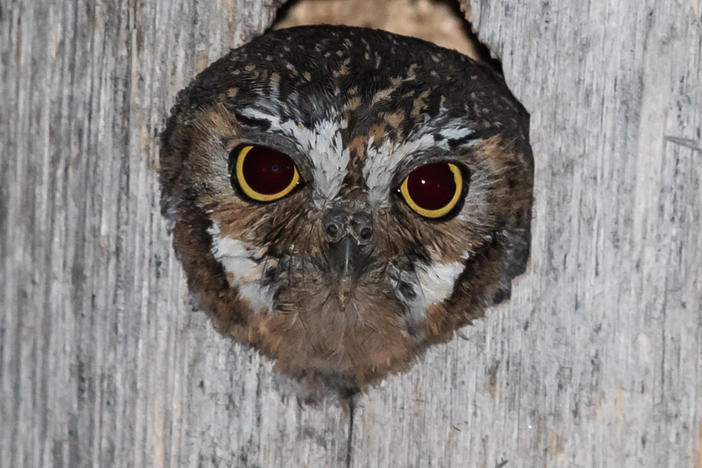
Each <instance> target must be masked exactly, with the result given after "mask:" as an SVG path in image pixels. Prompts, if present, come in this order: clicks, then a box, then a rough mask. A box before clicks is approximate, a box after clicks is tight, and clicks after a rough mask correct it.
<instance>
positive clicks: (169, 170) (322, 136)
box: [160, 26, 533, 398]
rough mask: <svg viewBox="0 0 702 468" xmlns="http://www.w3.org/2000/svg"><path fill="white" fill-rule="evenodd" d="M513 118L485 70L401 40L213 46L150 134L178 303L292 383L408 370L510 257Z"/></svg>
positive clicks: (526, 208) (341, 383)
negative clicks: (176, 271)
mask: <svg viewBox="0 0 702 468" xmlns="http://www.w3.org/2000/svg"><path fill="white" fill-rule="evenodd" d="M528 120H529V118H528V114H527V113H526V112H525V110H524V108H523V107H522V106H521V105H520V104H519V103H518V102H517V101H516V100H515V98H514V97H513V96H512V94H511V93H510V91H509V90H508V89H507V86H506V85H505V83H504V81H503V79H502V77H501V76H500V75H498V74H497V73H495V72H494V71H492V70H491V69H490V68H488V67H487V66H486V65H483V64H480V63H478V62H475V61H473V60H471V59H470V58H468V57H466V56H463V55H461V54H459V53H457V52H455V51H452V50H448V49H444V48H441V47H438V46H436V45H433V44H431V43H428V42H425V41H422V40H419V39H415V38H409V37H403V36H398V35H394V34H390V33H387V32H384V31H378V30H371V29H365V28H352V27H342V26H338V27H336V26H305V27H297V28H291V29H286V30H279V31H274V32H270V33H268V34H266V35H264V36H261V37H259V38H257V39H255V40H253V41H251V42H250V43H248V44H246V45H244V46H243V47H240V48H238V49H235V50H232V51H231V52H230V53H229V54H227V55H226V56H224V57H223V58H221V59H220V60H218V61H216V62H214V63H213V64H212V65H210V67H209V68H207V69H206V70H204V71H203V72H202V73H200V74H199V75H198V76H197V78H196V79H195V80H194V81H193V82H192V83H191V84H190V85H189V86H188V87H187V88H186V89H185V90H183V91H181V92H180V94H179V95H178V98H177V103H176V105H175V106H174V108H173V111H172V115H171V117H170V118H169V120H168V123H167V126H166V129H165V131H164V132H163V134H162V142H161V143H162V144H161V156H160V162H161V172H160V181H161V186H162V196H163V198H162V201H163V210H164V214H165V216H166V217H167V218H169V219H171V220H172V221H174V231H173V245H174V248H175V251H176V252H177V254H178V257H179V259H180V261H181V262H182V264H183V268H184V269H185V273H186V276H187V280H188V286H189V289H190V292H191V294H192V297H193V299H194V300H195V302H196V304H197V307H199V308H200V309H202V310H204V311H206V312H207V313H208V314H209V315H210V317H211V318H212V321H213V323H214V325H215V327H216V328H217V329H218V330H219V331H220V332H221V333H223V334H226V335H229V336H231V337H232V338H233V339H235V340H237V341H239V342H241V343H245V344H248V345H250V346H251V347H253V348H255V349H257V350H258V351H259V352H261V353H262V354H263V355H265V356H267V357H269V358H271V359H273V360H274V361H275V363H276V368H277V369H278V370H279V371H280V372H282V373H284V374H287V375H289V376H291V377H293V378H294V379H296V380H297V381H298V382H299V383H300V384H301V388H302V390H303V395H304V396H305V397H309V398H316V397H317V396H319V395H323V394H324V393H325V391H326V390H333V391H337V392H339V393H340V394H341V395H352V394H354V393H355V392H357V391H359V390H363V389H364V388H365V387H366V386H367V385H368V384H370V383H373V382H375V381H378V380H379V379H380V378H382V377H383V376H385V375H387V374H388V373H397V372H402V371H405V370H407V369H408V368H409V366H410V365H411V364H412V363H413V362H414V361H415V360H416V358H417V357H418V356H419V355H420V354H421V353H422V352H423V350H425V349H426V347H427V346H428V345H431V344H433V343H438V342H443V341H446V340H448V339H450V338H451V337H452V336H453V333H454V331H455V330H456V329H457V328H459V327H462V326H464V325H466V324H469V323H470V322H471V321H472V320H473V319H475V318H478V317H481V316H482V315H483V310H484V308H485V307H487V306H490V305H492V304H494V303H497V302H500V301H502V300H503V299H505V298H507V297H509V294H510V283H511V280H512V278H514V277H515V276H516V275H518V274H520V273H522V272H523V271H524V269H525V264H526V261H527V257H528V254H529V241H530V228H529V226H530V215H531V203H532V173H533V159H532V154H531V149H530V147H529V143H528Z"/></svg>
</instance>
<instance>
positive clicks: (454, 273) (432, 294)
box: [415, 262, 464, 307]
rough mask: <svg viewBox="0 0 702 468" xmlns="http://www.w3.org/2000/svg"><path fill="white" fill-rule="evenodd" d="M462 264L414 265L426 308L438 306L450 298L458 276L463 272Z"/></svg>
mask: <svg viewBox="0 0 702 468" xmlns="http://www.w3.org/2000/svg"><path fill="white" fill-rule="evenodd" d="M463 268H464V264H463V263H462V262H447V263H437V264H434V265H427V264H425V263H418V264H417V265H415V270H416V272H417V279H418V280H419V284H420V286H421V292H422V294H423V295H424V302H425V304H426V306H427V307H429V306H430V305H433V304H440V303H442V302H444V301H445V300H446V299H448V298H449V297H450V296H451V293H452V292H453V287H454V285H455V283H456V280H457V279H458V276H459V275H460V274H461V273H462V272H463Z"/></svg>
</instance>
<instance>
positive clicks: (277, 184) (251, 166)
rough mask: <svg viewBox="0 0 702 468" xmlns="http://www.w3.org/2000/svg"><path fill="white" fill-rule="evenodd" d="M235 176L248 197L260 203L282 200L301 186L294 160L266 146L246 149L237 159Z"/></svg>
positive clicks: (247, 147)
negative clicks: (298, 185)
mask: <svg viewBox="0 0 702 468" xmlns="http://www.w3.org/2000/svg"><path fill="white" fill-rule="evenodd" d="M252 151H253V152H252ZM235 174H236V180H237V183H238V185H239V188H240V189H241V191H242V192H244V195H246V196H247V197H249V198H251V199H252V200H256V201H260V202H271V201H275V200H279V199H281V198H283V197H284V196H286V195H288V194H289V193H290V192H292V191H293V189H294V188H295V187H296V186H297V184H299V183H300V174H299V173H298V171H297V167H296V166H295V163H294V162H293V161H292V159H291V158H290V157H289V156H288V155H286V154H284V153H281V152H280V151H276V150H274V149H271V148H266V147H264V146H254V145H246V146H244V147H242V148H241V149H240V150H239V154H238V155H237V158H236V167H235Z"/></svg>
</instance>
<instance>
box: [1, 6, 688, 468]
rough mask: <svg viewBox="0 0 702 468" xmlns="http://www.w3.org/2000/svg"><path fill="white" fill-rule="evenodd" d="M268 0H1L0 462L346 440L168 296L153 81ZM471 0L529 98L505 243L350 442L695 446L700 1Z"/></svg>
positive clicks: (245, 25) (285, 451)
mask: <svg viewBox="0 0 702 468" xmlns="http://www.w3.org/2000/svg"><path fill="white" fill-rule="evenodd" d="M276 6H277V2H276V1H271V0H256V1H254V0H248V1H247V0H222V1H218V2H190V1H186V0H175V1H166V0H150V1H143V0H129V1H125V2H109V1H105V0H97V1H95V2H67V1H58V0H44V1H41V2H36V1H32V0H0V60H1V62H0V63H1V68H0V96H2V99H0V143H1V144H0V259H2V260H1V261H0V392H1V396H2V398H1V399H0V420H1V421H2V424H0V465H1V466H12V467H25V466H26V467H30V466H31V467H34V466H67V467H75V466H113V465H115V466H290V467H297V466H311V467H318V466H344V465H345V464H346V460H347V453H346V442H347V435H348V418H347V415H345V414H344V413H343V412H342V411H341V410H340V409H339V408H338V407H336V406H335V404H333V403H327V404H325V405H323V406H322V407H320V408H300V407H299V406H298V405H297V403H296V401H295V399H294V398H292V397H291V396H290V392H289V391H288V389H287V384H286V383H285V382H284V381H281V380H280V379H279V378H278V377H277V376H276V374H275V373H274V372H273V370H272V368H271V367H272V366H271V364H270V363H268V362H265V360H264V359H262V358H260V357H259V356H258V355H257V354H255V353H254V352H252V351H250V350H248V349H245V348H243V347H241V346H238V345H236V344H234V343H231V342H229V341H228V340H226V339H224V338H222V337H220V336H219V335H217V334H216V333H215V332H214V331H213V330H212V328H211V327H210V325H209V323H207V321H206V319H205V316H204V314H201V313H197V312H193V311H191V310H190V307H189V306H188V304H187V291H186V288H185V283H184V278H183V274H182V271H181V268H180V265H179V264H178V262H177V260H176V259H175V258H174V256H173V253H172V249H171V247H170V238H169V235H168V233H167V230H166V226H165V222H164V221H163V220H162V219H161V216H160V214H159V209H158V205H159V191H158V183H157V179H156V175H155V173H154V170H153V169H154V168H155V166H156V164H157V152H158V148H157V138H156V135H157V133H158V132H159V131H160V129H161V128H162V124H163V119H164V118H165V116H166V115H167V113H168V109H169V107H170V105H171V104H172V102H173V99H174V96H175V93H176V92H177V90H179V89H180V88H182V87H183V86H185V85H186V84H187V82H188V81H189V80H190V79H191V78H192V77H193V76H194V75H195V73H196V72H197V71H199V70H201V69H202V68H204V67H205V66H206V65H207V64H208V63H209V62H210V61H212V60H214V59H215V58H217V57H219V56H220V55H221V54H222V53H224V51H225V50H226V49H227V48H228V47H230V46H236V45H238V44H241V43H243V42H244V41H246V40H247V39H248V38H250V37H251V36H252V34H255V33H256V32H260V31H262V30H263V29H264V28H265V27H266V26H267V25H268V24H269V23H270V22H271V20H272V16H273V14H274V11H275V8H276ZM472 18H473V20H474V25H475V28H476V30H477V33H478V35H479V37H480V38H481V40H483V41H485V42H486V43H487V44H488V45H489V46H490V48H491V49H492V50H493V51H494V52H495V53H496V54H497V55H498V56H500V58H501V59H502V61H503V65H504V69H505V76H506V79H507V81H508V83H509V84H510V86H511V87H512V89H513V91H514V93H515V95H517V96H518V97H519V98H520V99H521V100H522V101H523V102H524V103H525V105H526V107H527V108H528V109H529V110H530V111H531V113H532V133H531V136H532V142H533V146H534V154H535V159H536V174H535V184H536V189H535V190H536V206H535V212H534V221H533V234H534V238H533V244H532V259H531V262H530V265H529V269H528V272H527V273H526V274H525V275H524V276H523V277H521V278H520V279H518V280H517V283H516V285H515V286H516V287H515V289H514V292H513V297H512V300H511V301H510V302H509V303H508V304H506V305H503V306H500V307H497V308H494V309H492V310H491V311H489V312H488V314H487V317H486V318H485V319H483V320H481V321H479V323H477V324H476V325H475V326H473V327H469V328H466V329H464V330H462V333H461V334H462V335H463V336H464V337H465V339H464V338H459V337H457V338H456V339H454V340H453V341H452V342H450V343H447V344H446V345H439V346H437V347H435V348H433V349H432V350H431V351H430V352H429V353H427V356H425V358H424V359H422V361H421V362H419V363H418V365H417V366H416V367H415V368H414V369H413V370H412V371H411V372H410V373H408V374H406V375H403V376H397V377H391V378H389V379H387V380H386V381H384V382H383V383H381V384H380V385H378V386H377V387H376V388H373V389H371V390H370V391H369V392H368V394H367V395H365V396H363V397H361V398H360V399H359V401H358V407H357V409H356V411H355V413H354V414H355V417H354V430H353V434H352V448H353V450H352V453H351V460H350V461H351V465H353V466H364V467H365V466H369V467H372V466H379V467H385V466H400V467H414V466H422V467H424V466H440V467H450V466H461V467H462V466H476V467H482V466H488V467H493V466H507V467H520V466H523V467H533V466H549V467H551V466H563V467H571V466H575V467H577V466H581V467H597V466H603V467H605V466H607V467H608V466H627V467H628V466H648V467H660V466H669V467H687V466H691V467H695V468H702V364H701V356H702V288H701V285H700V279H699V278H700V277H702V239H701V237H700V235H699V226H700V216H701V215H702V213H701V212H702V188H701V179H702V164H701V162H702V135H701V131H700V127H701V126H702V122H701V121H702V72H701V71H700V69H701V62H702V7H701V4H700V1H699V0H689V1H683V0H678V1H674V0H641V1H634V0H629V1H625V0H582V1H576V0H567V1H560V2H545V1H541V0H519V1H518V2H513V1H497V0H489V1H488V0H474V1H473V2H472ZM505 463H506V464H505Z"/></svg>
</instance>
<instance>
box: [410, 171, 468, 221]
mask: <svg viewBox="0 0 702 468" xmlns="http://www.w3.org/2000/svg"><path fill="white" fill-rule="evenodd" d="M407 191H408V192H409V195H410V197H412V200H413V201H414V202H415V203H416V204H417V205H419V206H420V207H422V208H424V209H425V210H438V209H440V208H443V207H445V206H446V205H448V203H449V202H450V201H451V199H452V198H453V196H454V194H455V193H456V181H455V180H454V178H453V172H451V169H450V168H449V165H448V164H447V163H434V164H427V165H425V166H422V167H419V168H417V169H415V170H414V171H412V172H411V173H410V175H409V177H408V178H407Z"/></svg>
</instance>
